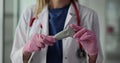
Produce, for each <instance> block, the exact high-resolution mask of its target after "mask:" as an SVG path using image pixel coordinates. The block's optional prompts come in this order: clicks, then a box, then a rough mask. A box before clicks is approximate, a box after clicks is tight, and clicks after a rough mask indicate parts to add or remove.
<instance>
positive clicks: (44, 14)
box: [38, 6, 49, 35]
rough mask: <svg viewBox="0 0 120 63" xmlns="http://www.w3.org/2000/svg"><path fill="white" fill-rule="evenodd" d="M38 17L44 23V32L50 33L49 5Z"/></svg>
mask: <svg viewBox="0 0 120 63" xmlns="http://www.w3.org/2000/svg"><path fill="white" fill-rule="evenodd" d="M38 18H40V20H41V24H42V34H45V35H48V34H49V27H48V23H49V22H48V19H49V18H48V6H46V7H45V8H44V9H43V11H42V12H41V13H40V14H39V15H38Z"/></svg>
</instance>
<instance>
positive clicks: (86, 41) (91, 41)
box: [70, 24, 98, 56]
mask: <svg viewBox="0 0 120 63" xmlns="http://www.w3.org/2000/svg"><path fill="white" fill-rule="evenodd" d="M70 27H71V28H73V29H74V30H75V31H76V33H75V34H74V35H73V38H75V39H76V40H77V42H79V43H81V45H82V46H83V48H84V50H85V52H86V53H87V54H88V55H89V56H90V55H97V54H98V47H97V39H96V35H95V34H94V33H93V32H92V31H90V30H87V29H85V28H83V27H80V26H76V25H74V24H71V25H70Z"/></svg>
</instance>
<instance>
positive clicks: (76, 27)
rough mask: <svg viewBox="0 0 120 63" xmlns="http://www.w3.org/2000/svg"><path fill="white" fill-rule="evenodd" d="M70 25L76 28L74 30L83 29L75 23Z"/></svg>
mask: <svg viewBox="0 0 120 63" xmlns="http://www.w3.org/2000/svg"><path fill="white" fill-rule="evenodd" d="M70 27H71V28H72V29H73V30H74V31H79V30H80V29H82V27H80V26H77V25H74V24H70Z"/></svg>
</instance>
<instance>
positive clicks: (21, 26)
mask: <svg viewBox="0 0 120 63" xmlns="http://www.w3.org/2000/svg"><path fill="white" fill-rule="evenodd" d="M27 13H28V12H27V11H25V12H23V13H22V15H21V18H20V20H19V23H18V26H17V28H16V31H15V35H14V41H13V47H12V51H11V55H10V58H11V60H12V63H23V52H22V51H23V46H24V45H25V42H26V37H27V26H28V24H27V21H26V18H27V19H28V17H27V15H26V14H27Z"/></svg>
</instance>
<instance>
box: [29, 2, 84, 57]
mask: <svg viewBox="0 0 120 63" xmlns="http://www.w3.org/2000/svg"><path fill="white" fill-rule="evenodd" d="M71 1H72V5H73V7H74V10H75V13H76V16H77V18H76V19H77V25H78V26H80V22H81V19H80V15H79V10H78V8H77V5H76V3H75V1H74V0H71ZM35 19H36V18H32V19H31V20H30V23H29V26H30V27H32V24H33V22H34V21H35ZM40 28H41V29H42V28H43V26H42V24H40ZM79 46H80V48H78V50H77V52H76V55H77V57H78V58H85V57H86V53H85V51H84V49H83V47H82V45H81V44H79Z"/></svg>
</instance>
